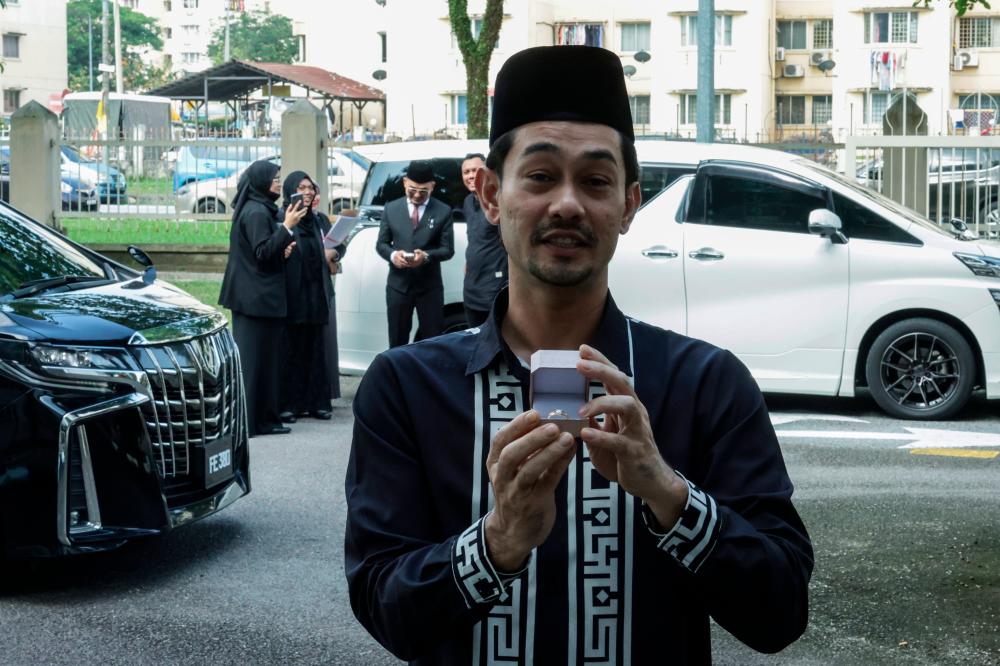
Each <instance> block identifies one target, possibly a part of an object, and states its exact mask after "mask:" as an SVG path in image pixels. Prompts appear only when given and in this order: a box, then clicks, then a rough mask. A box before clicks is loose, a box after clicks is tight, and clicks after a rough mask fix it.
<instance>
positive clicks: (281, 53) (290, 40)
mask: <svg viewBox="0 0 1000 666" xmlns="http://www.w3.org/2000/svg"><path fill="white" fill-rule="evenodd" d="M225 40H226V26H225V25H224V24H222V25H220V26H219V27H218V28H216V30H215V32H213V33H212V41H211V42H209V44H208V57H209V58H211V60H212V62H213V63H215V64H216V65H218V64H220V63H221V62H222V58H223V55H224V53H225ZM298 49H299V47H298V41H297V40H296V39H295V35H293V34H292V19H290V18H288V17H287V16H280V15H278V14H272V13H270V12H266V11H263V12H262V11H253V12H241V13H239V14H237V15H236V18H235V20H231V21H230V23H229V56H230V57H231V58H233V59H234V60H256V61H258V62H283V63H286V64H287V63H291V62H293V61H294V60H295V55H296V54H297V53H298Z"/></svg>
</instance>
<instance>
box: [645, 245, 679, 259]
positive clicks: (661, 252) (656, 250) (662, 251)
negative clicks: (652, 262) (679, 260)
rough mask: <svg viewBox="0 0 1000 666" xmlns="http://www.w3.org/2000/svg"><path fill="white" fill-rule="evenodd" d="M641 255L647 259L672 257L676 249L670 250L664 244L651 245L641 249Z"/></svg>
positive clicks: (675, 253)
mask: <svg viewBox="0 0 1000 666" xmlns="http://www.w3.org/2000/svg"><path fill="white" fill-rule="evenodd" d="M642 256H644V257H646V258H648V259H674V258H676V257H677V250H671V249H670V248H669V247H667V246H666V245H653V246H651V247H647V248H646V249H645V250H643V251H642Z"/></svg>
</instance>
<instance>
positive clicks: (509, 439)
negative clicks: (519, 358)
mask: <svg viewBox="0 0 1000 666" xmlns="http://www.w3.org/2000/svg"><path fill="white" fill-rule="evenodd" d="M539 421H540V418H539V416H538V412H536V411H535V410H531V411H528V412H525V413H524V414H520V415H519V416H517V418H515V419H514V420H513V421H511V422H510V423H508V424H507V425H506V426H504V427H503V428H501V429H500V431H499V432H497V434H496V435H495V436H494V437H493V441H492V442H491V443H490V452H489V455H488V456H487V457H486V469H487V471H488V472H489V475H490V483H491V484H492V485H493V495H494V497H495V502H494V506H493V511H492V512H491V513H490V514H489V516H487V518H486V526H485V528H486V545H487V548H488V549H489V553H490V559H491V560H492V561H493V564H494V565H495V566H496V567H497V568H498V569H500V570H501V571H516V570H517V569H518V568H520V567H521V565H522V564H524V561H525V560H526V559H527V557H528V555H529V554H530V553H531V549H532V548H535V547H536V546H539V545H541V544H542V543H543V542H544V541H545V539H547V538H548V536H549V533H550V532H551V531H552V525H553V524H554V523H555V520H556V501H555V490H556V486H557V485H558V484H559V479H561V478H562V475H563V474H564V473H565V472H566V467H568V466H569V463H570V461H571V460H573V457H574V456H575V455H576V442H575V441H574V440H573V436H572V435H569V434H567V433H561V432H559V428H558V427H557V426H556V425H554V424H551V423H550V424H547V425H544V426H542V427H538V424H539Z"/></svg>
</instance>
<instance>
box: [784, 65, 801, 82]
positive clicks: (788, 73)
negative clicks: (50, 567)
mask: <svg viewBox="0 0 1000 666" xmlns="http://www.w3.org/2000/svg"><path fill="white" fill-rule="evenodd" d="M781 74H782V76H784V77H785V78H786V79H797V78H801V77H803V76H805V75H806V68H805V67H803V66H802V65H785V66H784V68H783V69H782V70H781Z"/></svg>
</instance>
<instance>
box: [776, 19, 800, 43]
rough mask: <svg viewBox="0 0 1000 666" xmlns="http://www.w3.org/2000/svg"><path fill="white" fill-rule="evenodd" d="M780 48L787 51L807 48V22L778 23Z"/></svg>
mask: <svg viewBox="0 0 1000 666" xmlns="http://www.w3.org/2000/svg"><path fill="white" fill-rule="evenodd" d="M778 46H779V47H781V48H784V49H787V50H795V49H798V50H802V49H805V48H806V22H805V21H778Z"/></svg>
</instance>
